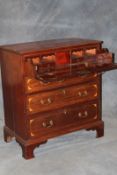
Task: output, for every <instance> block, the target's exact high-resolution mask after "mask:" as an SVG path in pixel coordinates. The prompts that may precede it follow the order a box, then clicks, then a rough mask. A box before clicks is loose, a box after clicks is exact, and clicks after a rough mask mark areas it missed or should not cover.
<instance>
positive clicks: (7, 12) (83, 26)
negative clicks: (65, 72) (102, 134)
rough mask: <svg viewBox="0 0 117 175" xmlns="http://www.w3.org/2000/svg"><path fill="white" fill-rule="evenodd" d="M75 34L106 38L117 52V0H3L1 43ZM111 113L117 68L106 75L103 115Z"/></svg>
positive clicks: (116, 100) (116, 106) (115, 112)
mask: <svg viewBox="0 0 117 175" xmlns="http://www.w3.org/2000/svg"><path fill="white" fill-rule="evenodd" d="M72 36H73V37H82V38H91V39H99V40H104V42H105V44H104V46H105V47H107V48H109V50H110V51H112V52H114V53H116V55H117V0H0V45H2V44H8V43H9V44H10V43H17V42H26V41H35V40H45V39H52V38H63V37H72ZM116 61H117V60H116ZM109 114H111V115H110V116H111V117H112V118H113V117H117V71H116V70H115V71H111V72H108V73H106V74H104V75H103V115H104V116H105V117H106V116H108V117H109ZM0 119H1V120H3V101H2V90H1V81H0Z"/></svg>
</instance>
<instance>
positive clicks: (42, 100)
mask: <svg viewBox="0 0 117 175" xmlns="http://www.w3.org/2000/svg"><path fill="white" fill-rule="evenodd" d="M40 103H41V104H42V105H48V104H51V103H52V99H51V98H50V97H49V98H48V99H47V100H44V99H41V100H40Z"/></svg>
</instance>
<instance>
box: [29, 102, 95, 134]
mask: <svg viewBox="0 0 117 175" xmlns="http://www.w3.org/2000/svg"><path fill="white" fill-rule="evenodd" d="M97 118H98V104H97V102H96V101H94V102H93V103H89V104H83V105H81V106H79V105H78V104H76V105H72V106H69V107H67V108H65V107H64V108H61V109H59V110H56V111H52V112H50V113H44V114H39V115H37V117H36V118H33V119H30V120H29V128H30V136H32V137H36V136H41V137H42V136H43V135H45V136H46V137H48V135H50V134H52V132H53V131H56V130H59V131H61V130H62V128H64V129H65V128H66V127H69V126H71V125H74V126H76V125H77V126H78V125H81V124H85V123H86V122H93V121H96V120H97ZM53 133H54V132H53Z"/></svg>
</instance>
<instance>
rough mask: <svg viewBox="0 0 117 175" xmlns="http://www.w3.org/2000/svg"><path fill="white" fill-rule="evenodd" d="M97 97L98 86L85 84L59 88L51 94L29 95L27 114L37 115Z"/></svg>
mask: <svg viewBox="0 0 117 175" xmlns="http://www.w3.org/2000/svg"><path fill="white" fill-rule="evenodd" d="M97 96H98V84H97V83H87V84H83V85H80V86H71V87H68V88H61V89H58V90H55V91H51V92H47V93H46V92H45V93H40V94H36V95H30V96H28V97H27V103H26V104H27V106H26V108H27V113H28V114H32V113H37V112H42V111H46V110H51V109H57V108H60V107H63V106H66V105H70V104H75V103H76V102H82V101H86V100H91V99H94V98H96V97H97Z"/></svg>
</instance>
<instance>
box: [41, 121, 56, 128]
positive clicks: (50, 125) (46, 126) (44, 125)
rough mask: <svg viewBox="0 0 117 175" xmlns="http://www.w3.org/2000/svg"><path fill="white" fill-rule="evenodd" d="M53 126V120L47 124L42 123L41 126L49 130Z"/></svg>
mask: <svg viewBox="0 0 117 175" xmlns="http://www.w3.org/2000/svg"><path fill="white" fill-rule="evenodd" d="M53 125H54V122H53V120H50V121H49V122H48V123H46V122H43V123H42V126H43V127H44V128H51V127H52V126H53Z"/></svg>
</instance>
